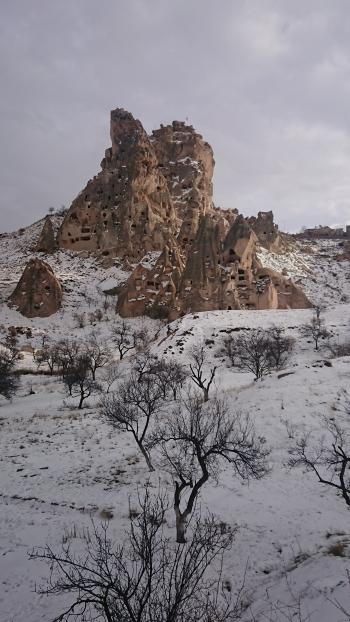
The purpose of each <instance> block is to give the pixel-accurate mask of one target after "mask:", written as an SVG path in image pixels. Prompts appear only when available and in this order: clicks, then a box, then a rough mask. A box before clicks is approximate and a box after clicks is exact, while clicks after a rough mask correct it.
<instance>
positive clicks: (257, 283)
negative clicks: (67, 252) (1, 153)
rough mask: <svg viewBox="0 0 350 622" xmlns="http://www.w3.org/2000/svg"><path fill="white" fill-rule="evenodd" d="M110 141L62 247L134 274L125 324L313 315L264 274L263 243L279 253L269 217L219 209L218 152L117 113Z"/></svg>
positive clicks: (188, 134)
mask: <svg viewBox="0 0 350 622" xmlns="http://www.w3.org/2000/svg"><path fill="white" fill-rule="evenodd" d="M111 142H112V146H111V147H110V148H109V149H107V151H106V153H105V157H104V159H103V160H102V163H101V166H102V170H101V172H100V173H99V174H98V175H97V176H95V177H94V178H93V179H92V180H90V181H89V182H88V184H87V185H86V187H85V188H84V190H83V191H82V192H81V193H80V194H79V195H78V197H77V198H76V199H75V200H74V201H73V203H72V205H71V207H70V209H69V211H68V213H67V215H66V217H65V219H64V221H63V224H62V226H61V229H60V231H59V234H58V242H59V245H60V246H62V247H64V248H69V249H72V250H77V251H90V252H93V253H96V254H98V255H102V256H104V257H108V258H110V259H112V258H113V257H119V258H120V259H122V260H123V261H124V262H125V265H130V266H132V267H133V268H134V269H133V271H132V274H131V276H130V278H129V279H128V280H127V282H126V283H125V284H124V286H123V287H121V288H119V298H118V305H117V310H118V311H119V313H120V314H121V315H123V316H129V315H132V316H136V315H142V314H149V315H153V316H155V317H165V316H169V317H171V318H175V317H178V316H179V315H183V314H184V313H187V312H191V311H203V310H212V309H270V308H273V309H275V308H278V307H281V308H285V307H286V306H291V307H295V308H298V307H299V306H302V307H303V306H307V304H308V301H306V300H305V297H304V296H303V295H300V296H299V294H298V291H299V290H298V288H295V286H293V287H294V289H293V288H291V286H290V285H288V288H287V286H286V289H287V290H288V292H287V293H285V291H284V283H286V280H285V279H283V277H281V280H280V281H278V279H277V276H278V275H277V276H273V275H271V274H267V273H266V274H265V273H264V274H263V275H261V274H260V273H259V270H260V268H261V265H260V263H259V262H258V260H257V255H256V244H257V243H258V241H259V242H260V243H261V244H264V245H265V246H267V247H268V248H271V247H272V245H278V229H277V227H276V226H275V224H274V222H273V214H272V212H260V213H259V214H258V216H257V217H256V218H255V217H253V218H250V219H246V218H244V217H243V216H241V215H239V214H238V212H237V210H222V209H220V208H217V207H215V206H214V205H213V198H212V195H213V186H212V176H213V170H214V158H213V152H212V149H211V147H210V145H208V143H206V142H205V141H204V140H203V138H202V136H201V135H200V134H198V133H197V132H195V130H194V129H193V127H192V126H190V125H186V124H185V123H183V122H181V121H173V123H172V124H171V125H167V126H161V127H160V129H158V130H154V131H153V132H152V135H151V136H150V137H149V136H147V134H146V132H145V130H144V129H143V127H142V125H141V123H140V121H138V120H136V119H134V117H133V116H132V115H131V114H130V113H129V112H126V111H125V110H122V109H120V108H117V109H116V110H113V111H112V112H111ZM145 255H148V260H145V261H143V258H144V257H145ZM150 257H152V261H149V258H150ZM107 261H108V260H107Z"/></svg>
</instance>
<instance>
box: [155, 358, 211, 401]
mask: <svg viewBox="0 0 350 622" xmlns="http://www.w3.org/2000/svg"><path fill="white" fill-rule="evenodd" d="M153 374H154V375H155V376H156V378H157V379H158V382H159V384H160V387H161V388H162V391H163V395H164V398H166V396H167V395H168V393H169V391H170V392H171V393H172V396H173V399H174V401H175V400H176V399H177V398H178V394H179V391H180V389H183V388H184V387H185V384H186V381H187V379H188V376H189V374H188V370H187V369H186V368H185V366H184V365H181V363H179V362H178V361H174V360H170V361H167V360H166V359H159V360H158V363H157V365H155V367H154V369H153ZM209 387H210V384H209ZM209 387H208V391H209Z"/></svg>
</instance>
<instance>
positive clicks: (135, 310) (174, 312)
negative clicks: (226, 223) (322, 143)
mask: <svg viewBox="0 0 350 622" xmlns="http://www.w3.org/2000/svg"><path fill="white" fill-rule="evenodd" d="M257 241H258V238H257V236H256V234H255V233H254V231H253V230H252V229H251V228H250V226H249V224H248V222H247V220H246V219H245V218H244V217H243V216H238V217H237V218H236V219H235V220H234V221H233V223H232V226H231V227H230V229H229V231H228V232H227V235H226V236H225V238H224V240H223V241H222V239H221V238H220V229H219V226H218V224H215V221H214V220H213V219H212V218H211V216H210V215H206V216H202V218H201V221H200V224H199V228H198V231H197V235H196V237H195V239H194V242H193V245H192V248H191V251H190V253H189V254H188V256H187V261H186V263H184V262H183V261H182V257H181V255H180V254H179V253H176V250H174V249H173V250H172V252H171V253H169V252H165V253H163V254H162V255H161V256H160V257H159V259H157V260H156V261H155V263H154V264H153V265H149V264H148V265H147V264H145V263H142V264H139V265H138V266H137V267H136V268H135V270H134V271H133V272H132V274H131V276H130V277H129V279H128V280H127V281H126V283H125V284H124V285H123V286H122V287H121V288H120V291H119V298H118V304H117V310H118V312H119V313H120V314H121V315H122V316H124V317H127V316H137V315H144V314H148V315H151V316H154V317H168V318H169V319H171V320H173V319H175V318H177V317H179V316H181V315H184V314H185V313H189V312H197V311H211V310H215V309H228V310H229V309H254V310H262V309H289V308H290V309H299V308H309V307H311V306H312V305H311V303H310V302H309V300H308V299H307V297H306V296H305V294H304V293H303V292H302V291H301V290H300V288H298V287H297V286H296V285H295V284H294V283H293V282H292V281H291V280H290V279H286V278H285V277H283V276H282V275H281V274H279V273H277V272H274V271H273V270H270V269H267V268H264V267H262V265H261V263H260V262H259V261H258V259H257V256H256V244H257ZM165 258H166V261H165ZM165 263H166V273H165V271H164V264H165Z"/></svg>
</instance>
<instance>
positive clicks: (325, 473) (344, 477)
mask: <svg viewBox="0 0 350 622" xmlns="http://www.w3.org/2000/svg"><path fill="white" fill-rule="evenodd" d="M348 404H349V403H348ZM348 408H349V411H348V414H350V405H349V406H348ZM324 431H325V432H328V442H327V440H325V438H321V439H320V440H319V441H318V442H317V443H316V444H313V443H312V442H311V441H312V438H311V435H310V434H304V435H303V436H302V437H301V438H299V439H297V441H296V444H295V446H294V447H293V448H292V450H291V458H290V461H289V463H290V465H291V466H292V467H296V466H300V465H301V466H304V467H306V469H307V470H309V471H312V472H313V473H315V475H316V477H317V479H318V481H319V482H320V483H321V484H326V485H327V486H330V487H331V488H334V489H335V490H336V491H338V492H339V493H340V494H341V496H342V497H343V499H344V501H345V503H346V505H348V506H350V472H349V469H350V442H349V441H350V439H349V436H348V434H346V432H345V430H344V429H343V428H342V426H341V424H340V423H339V421H336V420H335V419H333V418H332V419H325V420H324Z"/></svg>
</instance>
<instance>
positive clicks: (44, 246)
mask: <svg viewBox="0 0 350 622" xmlns="http://www.w3.org/2000/svg"><path fill="white" fill-rule="evenodd" d="M35 250H36V251H37V252H38V253H46V254H47V255H50V254H52V253H54V252H55V251H56V250H57V243H56V238H55V231H54V228H53V225H52V222H51V218H50V216H46V218H45V221H44V225H43V228H42V230H41V233H40V236H39V240H38V242H37V245H36V247H35Z"/></svg>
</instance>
